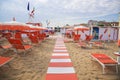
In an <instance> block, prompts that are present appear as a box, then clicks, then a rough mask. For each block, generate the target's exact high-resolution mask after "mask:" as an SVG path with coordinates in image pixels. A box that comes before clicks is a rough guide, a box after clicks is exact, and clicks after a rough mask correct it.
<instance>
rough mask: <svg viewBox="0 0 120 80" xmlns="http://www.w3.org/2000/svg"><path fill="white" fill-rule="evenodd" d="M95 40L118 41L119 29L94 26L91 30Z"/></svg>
mask: <svg viewBox="0 0 120 80" xmlns="http://www.w3.org/2000/svg"><path fill="white" fill-rule="evenodd" d="M91 30H92V31H91V32H92V36H93V40H102V41H107V40H109V41H116V40H118V30H119V28H118V27H98V26H94V27H92V29H91Z"/></svg>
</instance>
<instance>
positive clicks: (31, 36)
mask: <svg viewBox="0 0 120 80" xmlns="http://www.w3.org/2000/svg"><path fill="white" fill-rule="evenodd" d="M28 37H29V39H30V41H31V42H32V43H33V44H39V43H40V42H41V41H40V40H39V38H38V36H37V35H34V34H28Z"/></svg>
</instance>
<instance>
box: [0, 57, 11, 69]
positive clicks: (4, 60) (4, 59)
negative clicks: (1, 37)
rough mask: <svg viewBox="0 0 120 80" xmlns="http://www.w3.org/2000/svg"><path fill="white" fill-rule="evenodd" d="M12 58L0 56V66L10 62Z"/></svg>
mask: <svg viewBox="0 0 120 80" xmlns="http://www.w3.org/2000/svg"><path fill="white" fill-rule="evenodd" d="M12 59H13V58H10V57H2V56H0V67H1V66H3V65H4V64H7V63H8V62H10V61H11V60H12Z"/></svg>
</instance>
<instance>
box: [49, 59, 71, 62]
mask: <svg viewBox="0 0 120 80" xmlns="http://www.w3.org/2000/svg"><path fill="white" fill-rule="evenodd" d="M50 62H71V60H70V59H51V60H50Z"/></svg>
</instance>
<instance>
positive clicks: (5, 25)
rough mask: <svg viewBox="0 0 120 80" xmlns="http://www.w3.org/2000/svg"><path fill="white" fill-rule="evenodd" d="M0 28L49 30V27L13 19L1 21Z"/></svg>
mask: <svg viewBox="0 0 120 80" xmlns="http://www.w3.org/2000/svg"><path fill="white" fill-rule="evenodd" d="M0 30H47V28H45V27H39V26H32V25H28V24H25V23H21V22H17V21H11V22H4V23H0Z"/></svg>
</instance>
